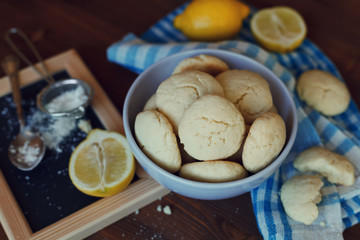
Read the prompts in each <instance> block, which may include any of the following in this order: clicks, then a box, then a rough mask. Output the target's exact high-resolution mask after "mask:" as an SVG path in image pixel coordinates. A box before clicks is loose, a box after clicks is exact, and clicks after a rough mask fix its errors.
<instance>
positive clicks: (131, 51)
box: [107, 4, 360, 240]
mask: <svg viewBox="0 0 360 240" xmlns="http://www.w3.org/2000/svg"><path fill="white" fill-rule="evenodd" d="M185 7H186V4H185V5H183V6H180V7H179V8H177V9H175V10H174V11H173V12H171V13H169V14H168V15H167V16H165V17H164V18H163V19H161V20H160V21H159V22H157V23H156V24H155V25H153V26H152V27H151V28H150V29H149V30H148V31H146V32H145V33H144V34H143V35H142V36H141V37H137V36H135V35H133V34H128V35H127V36H125V37H124V38H123V39H122V40H120V41H118V42H116V43H114V44H113V45H111V46H110V47H109V48H108V49H107V56H108V60H109V61H111V62H115V63H117V64H119V65H121V66H123V67H125V68H127V69H130V70H132V71H134V72H136V73H140V72H142V71H143V70H145V69H146V68H147V67H149V66H150V65H151V64H153V63H154V62H156V61H157V60H159V59H162V58H164V57H166V56H169V55H171V54H174V53H177V52H180V51H185V50H191V49H199V48H218V49H225V50H229V51H233V52H238V53H241V54H244V55H246V56H249V57H251V58H253V59H255V60H257V61H258V62H260V63H262V64H264V65H265V66H267V67H268V68H270V69H271V70H272V71H274V73H275V74H277V75H278V76H279V77H280V79H281V80H282V81H284V83H285V84H286V86H287V87H288V89H289V91H290V92H291V94H292V95H293V98H294V101H295V103H296V106H297V113H298V122H299V126H298V134H297V138H296V140H295V144H294V147H293V149H292V151H291V153H290V154H289V156H288V158H287V160H286V161H285V163H284V164H283V165H282V166H281V167H280V169H279V170H278V171H276V172H275V174H274V175H273V176H272V177H270V178H269V179H268V180H267V181H266V182H264V183H263V184H261V185H260V186H259V187H258V188H256V189H254V190H252V191H251V198H252V204H253V207H254V212H255V215H256V219H257V223H258V227H259V230H260V232H261V234H262V235H263V237H264V239H319V240H320V239H327V240H329V239H342V238H343V237H342V232H343V230H344V229H345V228H348V227H350V226H353V225H354V224H357V223H358V222H359V221H360V184H359V183H360V178H359V166H360V114H359V111H358V109H357V107H356V105H355V103H354V102H353V101H351V103H350V106H349V108H348V109H347V111H346V112H345V113H343V114H341V115H338V116H335V117H330V118H329V117H325V116H323V115H321V114H319V113H318V112H317V111H315V110H313V109H311V108H310V107H308V106H306V104H305V103H304V102H302V101H300V100H299V99H298V96H297V94H296V92H295V81H296V79H297V77H299V75H300V74H301V73H303V72H304V71H307V70H310V69H320V70H324V71H327V72H330V73H331V74H333V75H335V76H336V77H337V78H339V79H341V80H342V77H341V75H340V73H339V72H338V70H337V69H336V67H335V66H334V64H333V63H332V62H331V61H330V60H329V59H328V58H327V57H326V56H325V55H324V54H323V53H322V52H321V50H320V49H319V48H318V47H317V46H315V45H314V44H313V43H312V42H311V41H309V40H308V39H305V41H304V42H303V43H302V45H301V46H300V47H299V48H298V49H297V50H295V51H293V52H291V53H288V54H270V53H268V52H266V51H264V50H262V49H261V48H260V47H258V45H256V41H255V40H254V38H253V36H252V34H251V31H250V27H249V21H250V19H251V16H252V15H253V14H254V12H255V11H256V10H255V9H253V8H252V11H251V14H250V16H249V17H248V18H247V19H245V20H244V24H243V28H242V30H241V32H240V33H239V35H238V36H237V38H236V39H233V40H229V41H223V42H216V43H206V42H189V41H188V40H187V39H186V37H185V36H184V35H183V34H182V33H181V32H179V31H178V30H176V29H174V27H173V24H172V21H173V19H174V17H175V16H176V15H178V14H179V13H181V12H182V11H183V10H184V8H185ZM314 145H322V146H324V147H326V148H328V149H329V150H332V151H334V152H337V153H339V154H342V155H345V156H346V157H347V158H348V159H349V160H350V161H351V162H352V163H353V164H354V165H355V166H356V183H355V184H354V185H353V186H351V187H343V186H335V185H333V184H330V183H328V182H326V183H325V185H324V187H323V188H322V190H321V191H322V194H323V200H322V201H321V203H319V204H318V206H319V217H318V218H317V219H316V220H315V221H314V223H313V224H312V225H310V226H306V225H304V224H302V223H298V222H296V221H294V220H292V219H290V218H289V217H288V216H287V215H286V214H285V212H284V209H283V206H282V204H281V201H280V197H279V190H280V187H281V185H282V184H283V182H284V181H285V180H287V179H289V178H290V177H292V176H293V175H295V174H297V170H295V169H294V167H293V164H292V160H294V158H295V157H296V155H298V154H299V153H300V152H301V151H303V150H305V149H307V148H309V147H311V146H314Z"/></svg>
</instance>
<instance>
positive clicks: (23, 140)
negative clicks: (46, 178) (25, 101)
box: [2, 55, 45, 171]
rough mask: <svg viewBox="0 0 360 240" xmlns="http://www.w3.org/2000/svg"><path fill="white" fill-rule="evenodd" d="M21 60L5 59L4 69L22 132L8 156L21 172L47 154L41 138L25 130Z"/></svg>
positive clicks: (10, 148)
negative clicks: (19, 75)
mask: <svg viewBox="0 0 360 240" xmlns="http://www.w3.org/2000/svg"><path fill="white" fill-rule="evenodd" d="M18 66H19V59H18V58H16V57H15V56H12V55H9V56H7V57H5V58H4V60H3V62H2V67H3V69H4V71H5V72H6V74H7V75H8V76H9V79H10V82H11V89H12V93H13V98H14V102H15V105H16V113H17V116H18V119H19V124H20V132H19V134H18V135H17V136H16V137H15V138H14V139H13V140H12V141H11V143H10V146H9V149H8V155H9V158H10V161H11V163H12V164H13V165H14V166H16V167H17V168H19V169H20V170H24V171H29V170H32V169H34V168H35V167H36V166H37V165H39V163H40V162H41V160H42V158H43V156H44V154H45V144H44V142H43V140H42V139H41V137H39V136H38V135H36V134H35V133H33V132H31V131H30V130H29V129H26V128H25V120H24V116H23V110H22V107H21V91H20V87H19V79H18Z"/></svg>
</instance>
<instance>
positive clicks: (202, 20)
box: [174, 0, 250, 41]
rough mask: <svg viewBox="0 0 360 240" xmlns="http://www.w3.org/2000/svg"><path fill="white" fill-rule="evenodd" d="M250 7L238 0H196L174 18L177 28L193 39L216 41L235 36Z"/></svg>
mask: <svg viewBox="0 0 360 240" xmlns="http://www.w3.org/2000/svg"><path fill="white" fill-rule="evenodd" d="M249 13H250V8H249V7H248V6H247V5H246V4H244V3H242V2H239V1H237V0H194V1H192V2H191V3H190V4H189V5H188V6H187V7H186V9H185V10H184V12H183V13H182V14H179V15H178V16H176V17H175V19H174V26H175V28H177V29H179V30H180V31H182V32H183V34H184V35H185V36H186V37H188V38H189V39H191V40H197V41H216V40H224V39H229V38H232V37H234V36H235V35H236V34H237V33H238V32H239V31H240V29H241V27H242V20H243V19H244V18H246V17H247V16H248V15H249Z"/></svg>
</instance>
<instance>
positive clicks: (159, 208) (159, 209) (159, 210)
mask: <svg viewBox="0 0 360 240" xmlns="http://www.w3.org/2000/svg"><path fill="white" fill-rule="evenodd" d="M156 211H158V212H161V211H162V206H161V205H160V204H159V205H158V206H157V208H156Z"/></svg>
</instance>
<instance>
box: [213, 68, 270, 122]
mask: <svg viewBox="0 0 360 240" xmlns="http://www.w3.org/2000/svg"><path fill="white" fill-rule="evenodd" d="M216 79H217V80H218V81H219V82H220V84H221V85H222V87H223V89H224V93H225V97H226V98H227V99H229V100H230V101H231V102H232V103H234V104H235V105H236V107H237V108H238V109H239V111H240V112H241V114H242V115H243V117H244V119H245V122H246V123H247V124H251V123H253V122H254V120H255V119H256V118H257V117H258V116H260V115H261V114H263V113H265V112H267V111H268V110H269V109H270V108H271V107H272V106H273V100H272V95H271V91H270V88H269V84H268V82H267V81H266V80H265V79H264V78H263V77H262V76H260V75H259V74H257V73H254V72H251V71H248V70H237V69H234V70H228V71H225V72H223V73H221V74H219V75H218V76H217V77H216Z"/></svg>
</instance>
